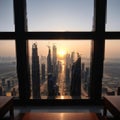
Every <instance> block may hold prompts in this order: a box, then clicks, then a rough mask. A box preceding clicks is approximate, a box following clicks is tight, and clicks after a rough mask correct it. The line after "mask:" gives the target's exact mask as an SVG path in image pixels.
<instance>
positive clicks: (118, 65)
mask: <svg viewBox="0 0 120 120" xmlns="http://www.w3.org/2000/svg"><path fill="white" fill-rule="evenodd" d="M119 51H120V40H106V48H105V62H104V74H103V82H102V85H103V87H102V93H103V95H117V94H119V95H120V54H119ZM117 92H118V93H117Z"/></svg>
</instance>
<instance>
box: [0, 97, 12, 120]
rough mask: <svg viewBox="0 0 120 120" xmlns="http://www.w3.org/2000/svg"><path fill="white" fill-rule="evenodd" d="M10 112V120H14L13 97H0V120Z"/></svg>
mask: <svg viewBox="0 0 120 120" xmlns="http://www.w3.org/2000/svg"><path fill="white" fill-rule="evenodd" d="M8 111H9V112H10V119H11V120H14V109H13V97H7V96H0V120H1V118H3V116H4V115H5V114H6V113H7V112H8Z"/></svg>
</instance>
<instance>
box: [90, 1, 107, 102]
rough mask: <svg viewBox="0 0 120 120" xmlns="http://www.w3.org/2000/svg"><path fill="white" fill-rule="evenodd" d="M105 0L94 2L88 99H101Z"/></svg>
mask: <svg viewBox="0 0 120 120" xmlns="http://www.w3.org/2000/svg"><path fill="white" fill-rule="evenodd" d="M106 2H107V0H95V1H94V25H93V27H94V28H93V30H94V32H95V38H94V40H92V50H91V73H90V76H91V77H90V98H91V99H94V100H98V99H101V91H102V77H103V64H104V52H105V50H104V48H105V40H104V35H105V17H106V16H105V15H106Z"/></svg>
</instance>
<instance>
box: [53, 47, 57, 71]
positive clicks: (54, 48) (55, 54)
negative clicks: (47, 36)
mask: <svg viewBox="0 0 120 120" xmlns="http://www.w3.org/2000/svg"><path fill="white" fill-rule="evenodd" d="M56 63H57V48H56V46H55V45H53V69H54V70H55V67H56Z"/></svg>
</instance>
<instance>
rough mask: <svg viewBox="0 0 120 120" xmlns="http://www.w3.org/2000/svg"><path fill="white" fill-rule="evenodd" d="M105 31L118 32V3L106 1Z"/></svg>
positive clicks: (111, 0) (117, 1) (119, 24)
mask: <svg viewBox="0 0 120 120" xmlns="http://www.w3.org/2000/svg"><path fill="white" fill-rule="evenodd" d="M107 3H108V4H107V16H106V18H107V19H106V31H120V22H119V21H120V14H119V11H120V7H119V6H120V1H119V0H107Z"/></svg>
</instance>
